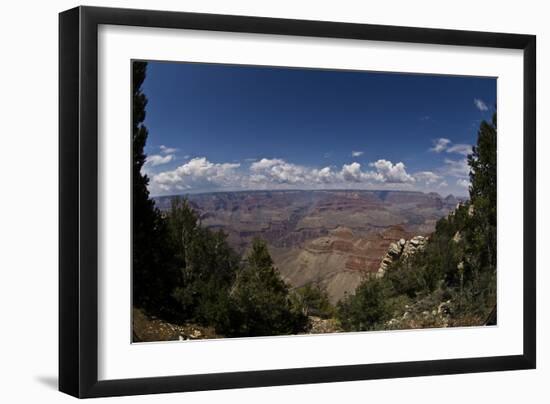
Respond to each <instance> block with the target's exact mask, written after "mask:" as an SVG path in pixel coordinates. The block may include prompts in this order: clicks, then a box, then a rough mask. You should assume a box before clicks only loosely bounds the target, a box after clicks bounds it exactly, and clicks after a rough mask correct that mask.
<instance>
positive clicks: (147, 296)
mask: <svg viewBox="0 0 550 404" xmlns="http://www.w3.org/2000/svg"><path fill="white" fill-rule="evenodd" d="M132 68H133V74H132V79H133V93H132V97H133V114H132V118H133V119H132V150H133V167H132V185H133V188H132V189H133V191H132V192H133V193H132V203H133V205H132V243H133V245H132V270H133V299H134V305H136V306H138V307H143V308H145V309H147V310H148V311H149V312H152V313H154V314H156V315H160V316H164V317H172V316H173V315H174V310H175V302H174V301H173V299H172V298H171V291H172V288H173V286H174V285H175V284H177V283H179V282H180V275H179V271H178V270H177V266H176V264H175V262H174V259H173V251H172V250H171V248H170V247H171V246H170V244H169V243H166V240H167V239H168V230H167V227H166V223H165V222H164V221H163V220H162V217H161V215H160V212H159V211H158V210H157V209H156V208H155V205H154V202H153V201H152V200H151V199H150V198H149V191H148V190H147V185H148V183H149V179H148V178H147V176H146V175H145V174H143V173H142V172H141V169H142V168H143V164H144V163H145V158H146V157H145V154H144V151H143V149H144V147H145V143H146V141H147V135H148V132H147V128H146V127H145V126H144V125H143V121H144V119H145V106H146V105H147V98H146V97H145V95H144V94H143V92H142V91H141V86H142V84H143V81H144V80H145V75H146V69H147V64H146V63H144V62H134V63H133V65H132Z"/></svg>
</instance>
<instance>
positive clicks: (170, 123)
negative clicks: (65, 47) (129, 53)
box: [143, 62, 496, 195]
mask: <svg viewBox="0 0 550 404" xmlns="http://www.w3.org/2000/svg"><path fill="white" fill-rule="evenodd" d="M143 91H144V92H145V94H146V96H147V98H148V100H149V102H148V104H147V115H146V120H145V125H146V126H147V127H148V129H149V138H148V141H147V146H146V153H147V155H148V161H147V163H146V166H145V167H144V171H145V172H146V173H147V174H148V175H149V177H150V179H151V181H150V191H151V193H152V195H165V194H178V193H187V192H206V191H217V190H243V189H334V188H338V189H343V188H351V189H397V190H399V189H407V190H420V191H424V192H427V191H435V192H438V193H440V194H441V195H447V194H450V193H453V194H455V195H467V192H468V188H467V187H468V177H467V174H468V167H467V165H466V160H465V158H466V154H467V153H468V151H469V150H470V149H471V145H472V144H474V143H475V141H476V138H477V128H478V127H479V123H480V122H481V120H483V119H486V120H488V119H490V118H491V116H492V114H493V112H494V110H495V105H496V79H494V78H478V77H456V76H436V75H415V74H395V73H371V72H357V71H343V70H314V69H290V68H279V67H253V66H238V65H212V64H189V63H169V62H149V65H148V70H147V77H146V80H145V82H144V85H143Z"/></svg>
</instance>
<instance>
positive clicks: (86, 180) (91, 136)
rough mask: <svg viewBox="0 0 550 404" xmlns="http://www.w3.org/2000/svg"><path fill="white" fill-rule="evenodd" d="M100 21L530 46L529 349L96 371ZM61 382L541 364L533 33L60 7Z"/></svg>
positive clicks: (134, 390) (83, 393) (187, 383)
mask: <svg viewBox="0 0 550 404" xmlns="http://www.w3.org/2000/svg"><path fill="white" fill-rule="evenodd" d="M100 24H112V25H125V26H140V27H158V28H176V29H177V28H180V29H195V30H210V31H225V32H244V33H259V34H277V35H294V36H308V37H323V38H345V39H358V40H371V41H372V40H376V41H391V42H404V43H427V44H439V45H450V46H452V45H463V46H476V47H488V48H510V49H520V50H523V59H524V77H523V80H524V89H523V92H524V93H523V108H524V109H523V114H524V115H523V119H524V122H523V141H524V156H523V157H524V165H523V180H524V188H523V198H524V199H523V201H524V206H523V218H524V234H523V252H524V256H523V354H521V355H513V356H496V357H483V358H467V359H445V360H429V361H416V362H400V363H378V364H364V365H350V366H332V367H314V368H298V369H281V370H263V371H251V372H235V373H218V374H206V375H182V376H170V377H150V378H139V379H123V380H107V381H99V380H98V376H97V371H98V336H97V335H98V323H97V318H98V278H97V274H98V270H97V265H98V255H97V253H98V138H97V130H98V122H97V120H98V87H97V86H98V66H97V62H98V54H97V52H98V26H99V25H100ZM59 100H60V101H59V156H60V157H59V217H60V221H59V234H60V236H59V389H60V390H61V391H63V392H65V393H68V394H70V395H73V396H75V397H81V398H84V397H104V396H120V395H134V394H149V393H168V392H183V391H196V390H213V389H227V388H244V387H260V386H275V385H291V384H301V383H324V382H338V381H351V380H364V379H381V378H396V377H411V376H427V375H442V374H459V373H470V372H489V371H501V370H514V369H534V368H535V366H536V258H535V257H536V239H535V238H536V216H535V215H536V213H535V212H536V209H535V208H536V169H535V167H536V161H535V158H536V151H535V148H536V138H535V137H536V136H535V135H536V133H535V131H536V129H535V122H536V108H535V104H536V37H535V36H534V35H518V34H503V33H489V32H472V31H457V30H442V29H425V28H410V27H396V26H382V25H367V24H351V23H339V22H323V21H308V20H289V19H278V18H260V17H245V16H230V15H214V14H196V13H183V12H166V11H149V10H130V9H112V8H96V7H77V8H74V9H71V10H68V11H64V12H62V13H60V15H59Z"/></svg>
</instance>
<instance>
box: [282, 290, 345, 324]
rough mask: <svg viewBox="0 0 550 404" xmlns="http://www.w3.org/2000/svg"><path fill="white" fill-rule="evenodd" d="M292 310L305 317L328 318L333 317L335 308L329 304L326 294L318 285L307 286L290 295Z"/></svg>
mask: <svg viewBox="0 0 550 404" xmlns="http://www.w3.org/2000/svg"><path fill="white" fill-rule="evenodd" d="M291 301H292V306H293V307H294V310H296V311H299V312H302V313H303V314H304V315H305V316H317V317H321V318H330V317H333V316H334V315H335V308H334V306H332V304H330V300H329V298H328V293H327V291H326V289H325V288H323V287H322V286H321V285H320V284H319V283H313V284H311V283H310V284H307V285H305V286H302V287H301V288H298V289H296V290H295V291H294V293H292V294H291Z"/></svg>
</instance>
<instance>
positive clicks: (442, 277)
mask: <svg viewBox="0 0 550 404" xmlns="http://www.w3.org/2000/svg"><path fill="white" fill-rule="evenodd" d="M496 136H497V127H496V114H495V116H494V117H493V122H492V123H487V122H482V123H481V125H480V129H479V131H478V141H477V145H476V146H474V147H473V150H472V154H471V155H469V156H468V164H469V165H470V168H471V172H470V181H471V187H470V201H469V202H468V203H466V204H463V205H461V206H459V207H458V208H457V209H455V211H454V212H453V213H452V214H450V215H449V216H448V217H445V218H442V219H440V220H439V221H438V222H437V224H436V229H435V232H434V233H433V234H432V235H431V236H430V238H429V241H428V243H427V244H426V246H425V249H424V250H423V251H421V252H417V253H416V254H414V255H413V256H411V257H407V258H403V257H402V258H401V259H399V260H398V261H396V262H394V263H393V264H392V265H391V266H390V268H388V270H387V271H386V273H385V276H384V277H383V278H382V279H367V280H365V281H364V282H362V283H361V285H360V286H359V287H358V288H357V290H356V291H355V294H354V295H351V296H348V297H346V298H345V299H344V300H342V301H341V302H340V303H339V305H338V318H339V320H340V322H341V323H342V327H343V328H344V329H346V330H350V331H351V330H354V331H363V330H370V329H377V328H384V327H385V325H384V322H385V321H387V320H388V319H389V318H390V317H391V316H392V315H393V316H396V317H401V316H402V314H403V312H404V311H405V303H404V302H406V301H407V299H409V300H410V301H412V302H423V304H421V305H419V307H420V306H422V307H423V308H422V310H426V309H427V307H424V306H425V305H426V304H428V305H432V306H434V307H432V309H437V307H438V304H439V303H441V299H448V300H450V301H451V302H452V303H450V308H449V310H450V312H451V313H452V319H451V320H452V324H453V325H472V324H482V323H483V321H484V320H485V319H486V318H487V316H488V315H489V313H491V311H492V310H493V309H494V308H495V307H496V141H497V139H496ZM407 310H410V307H409V309H407ZM427 311H429V310H427Z"/></svg>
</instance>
